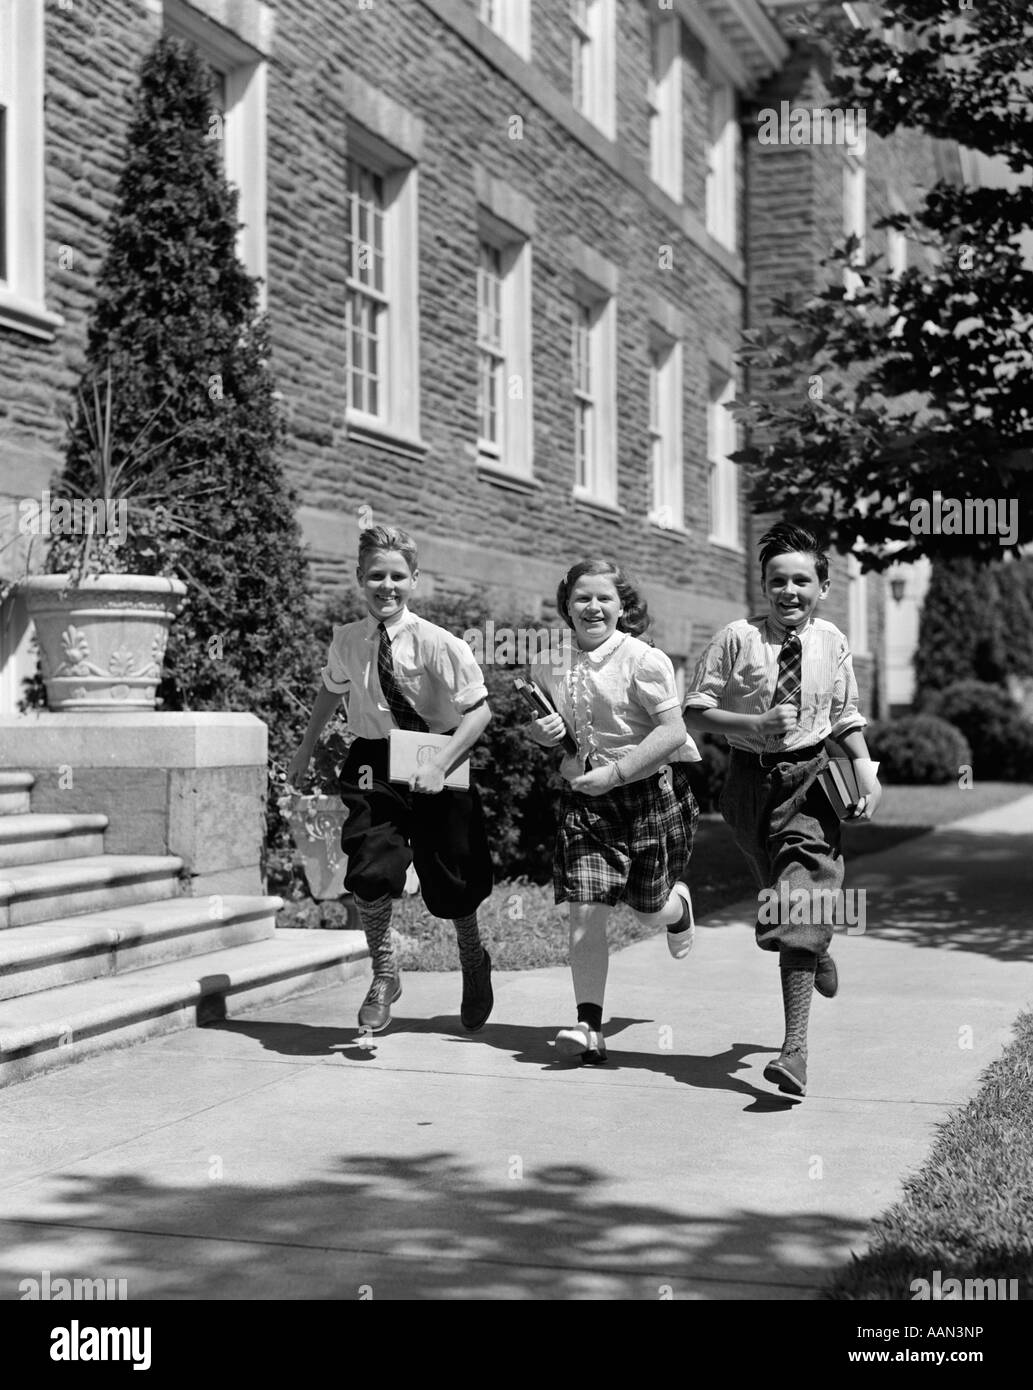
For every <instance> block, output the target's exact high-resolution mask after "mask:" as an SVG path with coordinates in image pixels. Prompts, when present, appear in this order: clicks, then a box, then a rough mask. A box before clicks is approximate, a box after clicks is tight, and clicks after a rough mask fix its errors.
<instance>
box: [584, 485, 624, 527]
mask: <svg viewBox="0 0 1033 1390" xmlns="http://www.w3.org/2000/svg"><path fill="white" fill-rule="evenodd" d="M571 495H572V497H573V499H574V505H575V506H576V507H583V508H584V509H585V510H586V511H589V512H594V513H595V515H596V516H601V517H603V518H604V519H605V520H606V521H619V520H620V519H621V517H625V516H627V512H626V511H625V510H624V508H623V507H619V506H618V505H617V503H616V502H607V501H606V500H605V499H604V498H602V497H593V496H592V495H591V493H588V492H582V491H580V490H579V489H578V488H575V489H574V491H573V493H572V494H571Z"/></svg>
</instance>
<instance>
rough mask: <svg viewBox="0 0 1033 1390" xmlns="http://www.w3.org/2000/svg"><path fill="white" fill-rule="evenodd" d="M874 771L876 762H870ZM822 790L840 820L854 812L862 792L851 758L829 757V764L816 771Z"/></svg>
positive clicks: (876, 768)
mask: <svg viewBox="0 0 1033 1390" xmlns="http://www.w3.org/2000/svg"><path fill="white" fill-rule="evenodd" d="M872 767H873V769H874V770H875V772H878V770H879V764H878V763H872ZM818 781H819V782H820V784H821V788H822V791H824V793H825V795H826V796H827V797H828V799H829V801H830V802H831V803H832V808H833V810H834V811H835V813H836V815H837V816H838V817H839V818H840V820H847V819H848V818H849V817H850V816H851V815H852V814H853V812H854V810H855V808H856V806H857V803H858V802H859V801H860V800H861V797H862V796H863V795H864V792H862V791H861V788H860V787H859V786H858V784H857V769H856V768H855V767H854V763H853V759H852V758H830V759H829V765H828V767H827V768H825V770H824V771H823V772H819V773H818Z"/></svg>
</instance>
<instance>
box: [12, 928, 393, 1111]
mask: <svg viewBox="0 0 1033 1390" xmlns="http://www.w3.org/2000/svg"><path fill="white" fill-rule="evenodd" d="M367 955H368V952H367V948H366V941H365V938H364V936H363V934H362V933H361V932H357V931H341V932H310V931H288V930H279V931H277V932H276V933H275V935H274V936H273V937H272V938H271V939H269V940H267V941H256V942H252V943H251V944H250V945H246V946H232V947H229V948H228V949H226V950H221V951H212V952H210V953H208V954H206V955H203V956H193V957H191V958H189V959H187V960H177V961H169V962H166V963H165V964H163V965H154V966H150V967H149V968H148V969H144V970H131V971H129V972H127V973H126V974H124V975H111V976H108V977H107V978H106V979H98V980H86V981H83V982H81V983H78V984H71V985H64V986H62V987H61V988H60V989H48V990H43V991H42V992H41V993H39V994H27V995H24V996H22V997H21V998H18V999H9V1000H7V1001H5V1002H4V1003H2V1004H0V1086H2V1085H9V1084H11V1083H12V1082H15V1081H23V1080H25V1079H27V1078H28V1077H31V1076H35V1075H39V1074H40V1073H41V1072H44V1071H50V1070H52V1069H53V1068H55V1067H62V1066H67V1065H69V1064H70V1063H72V1062H76V1061H79V1060H81V1059H82V1058H83V1057H86V1056H89V1055H91V1054H93V1053H96V1052H101V1051H105V1050H106V1049H108V1048H112V1047H123V1046H128V1045H129V1044H131V1043H135V1042H139V1041H140V1040H142V1039H143V1038H148V1037H156V1036H158V1035H159V1034H163V1033H171V1032H175V1031H177V1030H178V1029H182V1028H190V1027H194V1026H197V1025H201V1024H204V1023H214V1022H217V1021H219V1020H221V1019H223V1018H231V1017H236V1016H237V1015H239V1014H240V1013H242V1012H244V1011H245V1010H247V1009H251V1008H261V1007H263V1006H265V1005H268V1004H271V1003H275V1002H276V1001H277V1000H280V999H287V998H290V997H292V996H294V995H296V994H302V993H305V992H306V991H309V990H313V989H319V988H326V987H327V986H329V985H333V984H338V983H340V982H341V981H342V980H345V979H347V978H348V977H349V976H350V975H353V974H355V973H357V972H358V971H360V970H362V969H363V961H364V960H365V959H366V957H367ZM353 1025H354V1020H352V1019H342V1020H341V1028H342V1032H344V1031H346V1030H348V1029H350V1028H352V1027H353Z"/></svg>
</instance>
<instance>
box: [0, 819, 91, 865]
mask: <svg viewBox="0 0 1033 1390" xmlns="http://www.w3.org/2000/svg"><path fill="white" fill-rule="evenodd" d="M107 826H108V818H107V816H102V815H99V814H79V815H46V814H36V813H33V812H11V813H9V814H8V815H4V816H0V868H6V866H7V865H8V864H42V863H48V862H50V861H51V860H54V859H82V858H87V857H91V856H94V855H98V854H103V853H104V831H105V830H106V829H107Z"/></svg>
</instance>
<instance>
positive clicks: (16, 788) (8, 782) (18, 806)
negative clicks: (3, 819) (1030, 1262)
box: [0, 771, 36, 816]
mask: <svg viewBox="0 0 1033 1390" xmlns="http://www.w3.org/2000/svg"><path fill="white" fill-rule="evenodd" d="M35 780H36V779H35V777H34V776H33V775H32V773H31V772H6V771H0V816H10V815H21V814H22V813H23V812H25V811H27V810H28V809H29V799H30V794H31V792H32V784H33V783H34V782H35Z"/></svg>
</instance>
